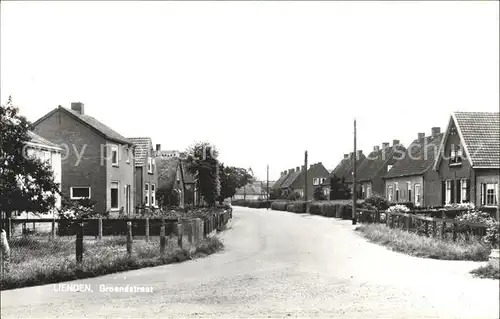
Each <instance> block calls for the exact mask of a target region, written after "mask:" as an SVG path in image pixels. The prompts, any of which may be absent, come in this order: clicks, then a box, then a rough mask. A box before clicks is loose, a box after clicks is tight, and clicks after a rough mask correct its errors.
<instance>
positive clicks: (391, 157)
mask: <svg viewBox="0 0 500 319" xmlns="http://www.w3.org/2000/svg"><path fill="white" fill-rule="evenodd" d="M405 152H406V148H405V147H404V146H403V145H401V144H400V143H399V140H394V141H393V145H392V146H389V143H387V142H386V143H382V148H379V146H378V145H376V146H374V148H373V151H372V152H371V153H370V154H369V155H368V156H367V157H366V159H365V160H364V161H363V162H362V163H361V164H360V165H359V167H358V168H357V169H356V181H357V182H359V184H360V187H361V194H359V195H360V198H368V197H370V196H371V195H372V194H377V195H381V196H385V182H384V180H383V179H382V176H384V175H385V174H386V173H387V172H388V171H389V170H390V169H391V168H392V165H394V163H395V162H396V159H399V158H401V156H402V155H403V154H404V153H405Z"/></svg>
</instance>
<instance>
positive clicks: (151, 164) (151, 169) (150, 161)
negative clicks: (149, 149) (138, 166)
mask: <svg viewBox="0 0 500 319" xmlns="http://www.w3.org/2000/svg"><path fill="white" fill-rule="evenodd" d="M148 173H149V174H152V173H153V159H152V158H151V157H148Z"/></svg>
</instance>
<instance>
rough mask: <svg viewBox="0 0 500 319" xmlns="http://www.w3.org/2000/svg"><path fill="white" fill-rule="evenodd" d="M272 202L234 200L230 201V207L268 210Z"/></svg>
mask: <svg viewBox="0 0 500 319" xmlns="http://www.w3.org/2000/svg"><path fill="white" fill-rule="evenodd" d="M271 203H272V201H265V200H244V199H236V200H233V201H232V203H231V204H232V205H234V206H243V207H250V208H270V207H271Z"/></svg>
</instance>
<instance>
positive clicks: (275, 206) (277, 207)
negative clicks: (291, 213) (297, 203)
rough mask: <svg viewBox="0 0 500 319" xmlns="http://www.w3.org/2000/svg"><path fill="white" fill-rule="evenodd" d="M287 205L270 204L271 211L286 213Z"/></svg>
mask: <svg viewBox="0 0 500 319" xmlns="http://www.w3.org/2000/svg"><path fill="white" fill-rule="evenodd" d="M287 205H288V203H287V202H272V203H271V209H272V210H280V211H286V207H287Z"/></svg>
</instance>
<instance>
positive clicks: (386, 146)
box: [382, 142, 389, 150]
mask: <svg viewBox="0 0 500 319" xmlns="http://www.w3.org/2000/svg"><path fill="white" fill-rule="evenodd" d="M388 147H389V142H384V143H382V149H383V150H385V149H386V148H388Z"/></svg>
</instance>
